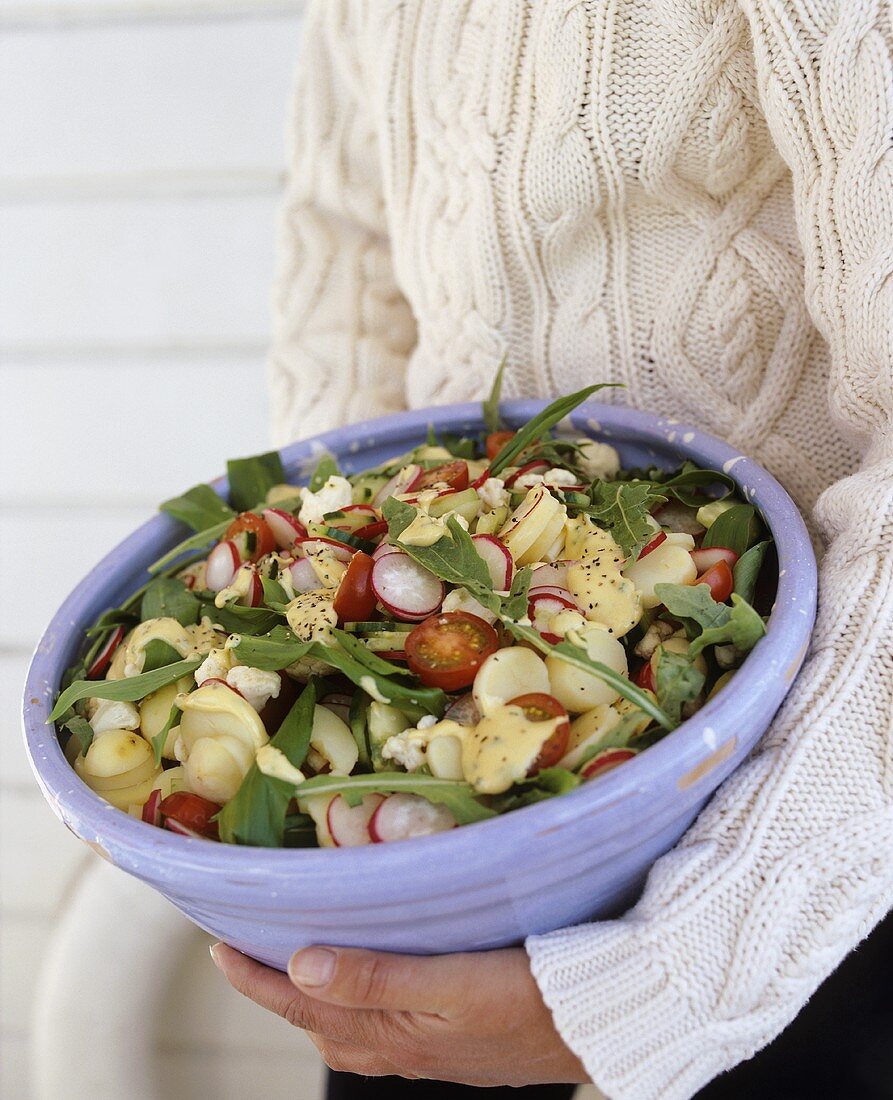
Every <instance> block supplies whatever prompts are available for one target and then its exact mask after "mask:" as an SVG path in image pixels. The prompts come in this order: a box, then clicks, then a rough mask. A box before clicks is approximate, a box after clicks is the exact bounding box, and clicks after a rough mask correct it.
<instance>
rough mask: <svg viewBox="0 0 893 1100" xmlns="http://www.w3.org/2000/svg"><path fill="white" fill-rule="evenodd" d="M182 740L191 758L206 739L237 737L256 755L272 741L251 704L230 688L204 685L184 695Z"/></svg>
mask: <svg viewBox="0 0 893 1100" xmlns="http://www.w3.org/2000/svg"><path fill="white" fill-rule="evenodd" d="M178 705H179V707H180V708H181V710H182V711H183V717H182V718H181V719H180V740H181V741H182V744H183V747H184V749H185V750H186V753H187V755H188V754H189V753H190V752H191V751H192V746H193V745H194V744H195V743H196V741H198V740H199V739H200V738H202V737H235V738H237V739H238V740H240V741H242V742H244V743H245V744H246V745H249V746H251V748H253V749H254V750H255V751H256V750H257V749H259V748H260V747H261V745H265V744H266V743H267V741H269V737H268V736H267V731H266V730H265V729H264V724H263V722H261V720H260V718H259V717H258V714H257V711H256V710H255V709H254V707H252V706H251V704H250V703H249V702H248V701H247V700H246V699H243V698H242V696H241V695H238V694H237V693H236V692H235V691H233V690H232V688H230V687H227V686H226V684H202V686H201V687H200V688H196V690H195V691H193V692H192V693H191V694H190V695H181V696H180V701H179V703H178Z"/></svg>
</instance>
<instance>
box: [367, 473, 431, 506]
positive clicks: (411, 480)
mask: <svg viewBox="0 0 893 1100" xmlns="http://www.w3.org/2000/svg"><path fill="white" fill-rule="evenodd" d="M422 473H424V471H423V470H422V467H421V466H417V465H416V464H415V463H414V462H411V463H410V464H409V465H408V466H404V467H403V469H402V470H399V471H398V472H397V473H396V474H394V476H393V477H392V478H391V480H390V481H388V482H385V484H384V485H382V487H381V488H380V489H379V490H378V492H377V493H376V494H375V496H374V497H373V498H372V503H373V505H374V506H375V507H376V508H378V507H379V506H380V505H382V504H383V503H384V502H385V501H386V500H387V499H388V497H399V496H402V495H403V494H404V493H408V492H410V491H411V489H412V487H413V485H414V484H415V483H416V482H417V481H418V480H419V477H420V476H421V474H422Z"/></svg>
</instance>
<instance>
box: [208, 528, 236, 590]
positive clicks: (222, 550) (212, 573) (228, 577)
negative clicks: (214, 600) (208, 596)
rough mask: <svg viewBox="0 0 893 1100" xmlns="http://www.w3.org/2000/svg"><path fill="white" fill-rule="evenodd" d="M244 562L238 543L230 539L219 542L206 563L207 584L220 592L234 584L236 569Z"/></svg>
mask: <svg viewBox="0 0 893 1100" xmlns="http://www.w3.org/2000/svg"><path fill="white" fill-rule="evenodd" d="M241 564H242V559H241V558H240V557H239V551H238V548H237V547H236V544H235V543H234V542H232V541H231V540H230V539H224V541H223V542H218V543H217V545H216V546H215V547H214V549H213V550H212V551H211V553H210V554H209V555H208V561H207V563H206V565H205V584H206V585H207V586H208V588H210V589H211V591H212V592H220V591H221V590H222V589H224V588H226V586H227V585H228V584H232V580H233V577H235V575H236V570H237V569H238V568H239V566H240V565H241Z"/></svg>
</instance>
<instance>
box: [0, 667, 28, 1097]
mask: <svg viewBox="0 0 893 1100" xmlns="http://www.w3.org/2000/svg"><path fill="white" fill-rule="evenodd" d="M28 661H29V654H28V652H27V651H26V650H22V651H21V652H5V653H0V784H10V785H15V786H21V787H30V786H31V785H32V784H33V782H34V780H33V779H32V777H31V768H30V766H29V764H28V758H27V757H26V756H25V744H24V741H23V740H22V688H23V687H24V684H25V673H26V672H27V671H28ZM0 1095H2V1094H0Z"/></svg>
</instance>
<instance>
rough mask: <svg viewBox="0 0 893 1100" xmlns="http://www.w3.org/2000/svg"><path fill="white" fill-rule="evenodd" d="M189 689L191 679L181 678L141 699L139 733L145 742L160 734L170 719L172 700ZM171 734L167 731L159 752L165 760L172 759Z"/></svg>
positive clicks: (172, 745) (173, 739)
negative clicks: (165, 739)
mask: <svg viewBox="0 0 893 1100" xmlns="http://www.w3.org/2000/svg"><path fill="white" fill-rule="evenodd" d="M191 687H192V677H190V676H182V677H181V678H180V679H179V680H177V681H176V683H173V684H167V685H166V686H165V687H163V688H159V689H158V691H153V692H152V694H151V695H147V696H146V698H145V699H143V701H142V702H141V703H140V706H139V711H140V733H141V734H142V735H143V737H145V739H146V740H147V741H151V740H152V739H153V738H155V737H157V736H158V734H159V733H161V731H162V730H163V729H164V727H165V725H166V724H167V720H168V718H169V717H170V713H171V707H172V706H173V705H174V700H175V699H176V698H177V696H178V695H179V694H181V693H182V692H185V691H188V690H189V689H190V688H191ZM171 733H173V730H170V731H168V736H167V741H166V742H165V745H164V748H163V749H162V751H161V755H162V756H163V757H164V758H165V759H166V760H173V759H174V742H175V741H176V737H171Z"/></svg>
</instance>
